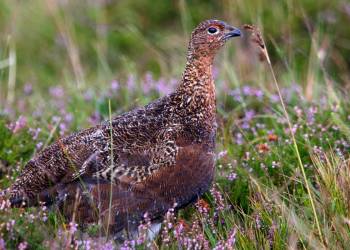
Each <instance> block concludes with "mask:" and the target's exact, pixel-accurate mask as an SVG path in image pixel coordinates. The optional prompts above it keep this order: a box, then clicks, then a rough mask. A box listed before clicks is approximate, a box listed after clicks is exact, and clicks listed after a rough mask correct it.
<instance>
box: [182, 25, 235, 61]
mask: <svg viewBox="0 0 350 250" xmlns="http://www.w3.org/2000/svg"><path fill="white" fill-rule="evenodd" d="M236 36H241V31H240V30H239V29H237V28H235V27H232V26H231V25H228V24H227V23H225V22H223V21H220V20H206V21H203V22H201V23H200V24H199V25H198V26H197V27H196V28H195V29H194V31H193V32H192V35H191V40H190V44H189V51H188V52H189V55H188V56H189V57H196V58H198V57H199V58H201V57H211V58H213V57H214V56H215V54H216V53H217V51H218V50H219V49H220V48H221V47H222V46H223V45H224V44H225V42H226V41H228V40H229V39H230V38H232V37H236Z"/></svg>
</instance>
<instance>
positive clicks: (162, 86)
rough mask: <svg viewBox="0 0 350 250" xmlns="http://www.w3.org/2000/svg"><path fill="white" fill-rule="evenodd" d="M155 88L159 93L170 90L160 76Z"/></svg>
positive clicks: (162, 93) (165, 92)
mask: <svg viewBox="0 0 350 250" xmlns="http://www.w3.org/2000/svg"><path fill="white" fill-rule="evenodd" d="M156 89H157V91H158V93H159V94H161V95H167V94H169V93H170V92H171V88H170V86H169V84H167V83H166V81H165V80H164V79H163V78H160V79H159V81H158V82H157V84H156Z"/></svg>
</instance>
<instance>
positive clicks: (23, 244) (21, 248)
mask: <svg viewBox="0 0 350 250" xmlns="http://www.w3.org/2000/svg"><path fill="white" fill-rule="evenodd" d="M27 247H28V243H27V242H26V241H23V242H21V243H19V245H18V250H25V249H27Z"/></svg>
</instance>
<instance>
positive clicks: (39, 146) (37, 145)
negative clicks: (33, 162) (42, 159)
mask: <svg viewBox="0 0 350 250" xmlns="http://www.w3.org/2000/svg"><path fill="white" fill-rule="evenodd" d="M43 145H44V144H43V143H42V142H38V143H37V144H36V145H35V148H36V150H39V149H41V147H42V146H43Z"/></svg>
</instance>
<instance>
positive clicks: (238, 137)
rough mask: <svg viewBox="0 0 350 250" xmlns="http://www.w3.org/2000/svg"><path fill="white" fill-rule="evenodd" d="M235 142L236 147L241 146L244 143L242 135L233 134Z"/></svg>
mask: <svg viewBox="0 0 350 250" xmlns="http://www.w3.org/2000/svg"><path fill="white" fill-rule="evenodd" d="M235 142H236V144H238V145H242V144H243V143H244V139H243V135H242V134H241V133H236V134H235Z"/></svg>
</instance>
